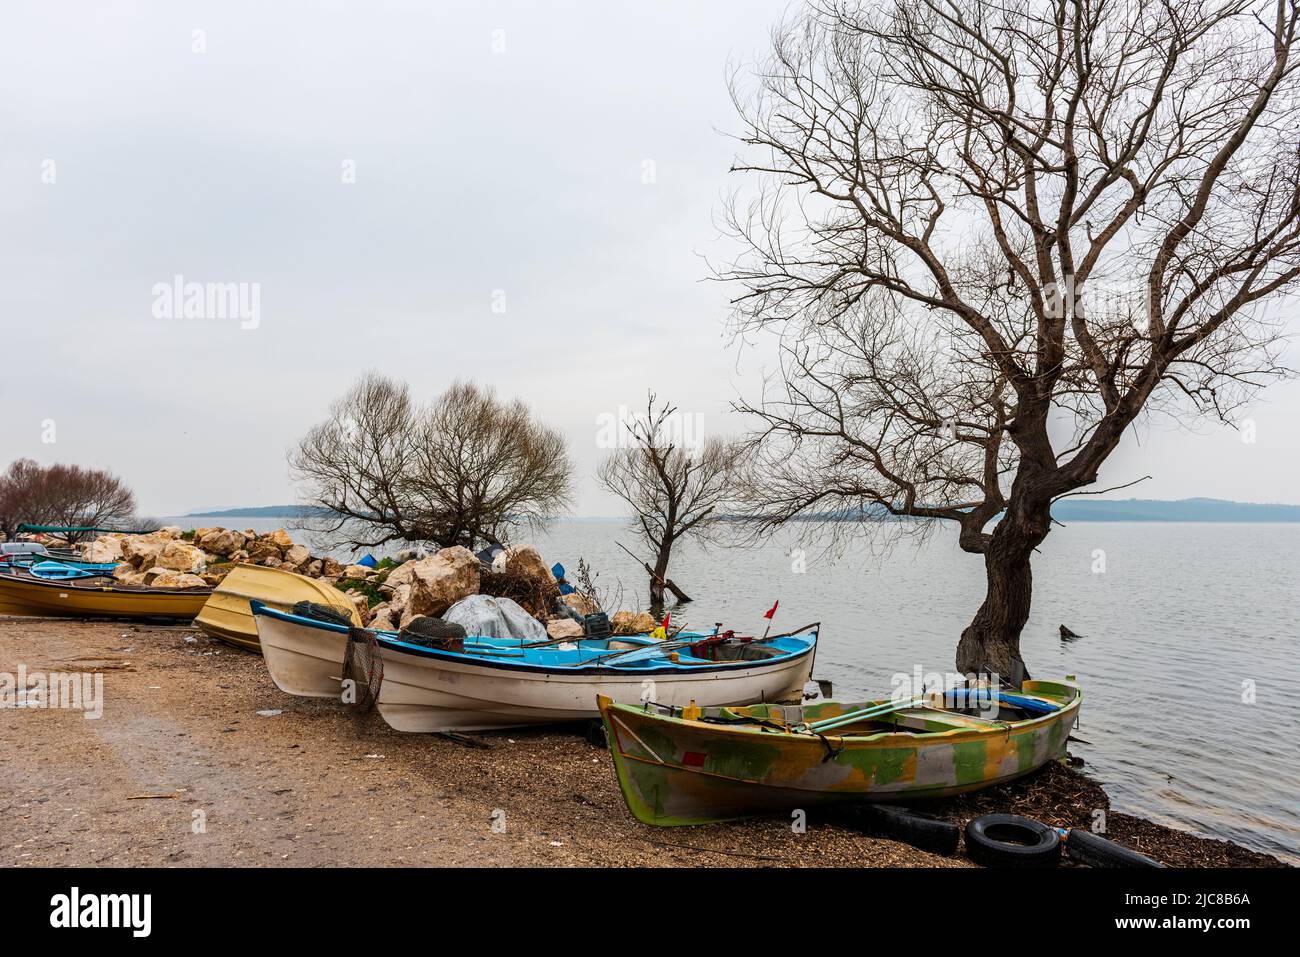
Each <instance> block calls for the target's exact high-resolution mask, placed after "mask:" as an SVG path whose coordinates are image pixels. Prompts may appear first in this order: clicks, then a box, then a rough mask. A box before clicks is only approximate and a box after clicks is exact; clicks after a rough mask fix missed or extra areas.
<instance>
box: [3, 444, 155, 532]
mask: <svg viewBox="0 0 1300 957" xmlns="http://www.w3.org/2000/svg"><path fill="white" fill-rule="evenodd" d="M134 511H135V496H134V495H133V494H132V492H131V490H130V489H129V488H127V486H126V484H125V483H124V482H123V481H122V480H121V479H119V478H118V477H117V476H115V475H113V474H112V473H110V472H106V471H103V470H101V469H87V468H82V467H81V466H79V465H48V466H43V465H41V464H39V463H38V462H35V461H34V460H32V459H17V460H16V461H14V462H13V463H11V464H10V466H9V468H8V469H7V470H6V471H5V473H4V474H3V475H0V531H3V532H4V535H5V537H6V538H12V537H13V536H14V534H16V532H17V530H18V526H19V525H20V524H22V523H24V522H25V523H27V524H31V525H62V526H65V527H70V528H111V527H114V525H115V524H117V523H120V522H122V521H123V520H125V519H128V518H130V517H131V515H132V514H133V513H134ZM89 534H90V533H79V532H70V533H67V539H68V541H71V542H76V541H79V540H81V539H82V538H85V537H86V536H87V535H89Z"/></svg>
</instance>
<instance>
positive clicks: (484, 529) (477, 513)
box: [289, 373, 573, 548]
mask: <svg viewBox="0 0 1300 957" xmlns="http://www.w3.org/2000/svg"><path fill="white" fill-rule="evenodd" d="M289 461H290V467H291V470H292V472H293V474H294V477H295V478H296V479H297V480H298V481H299V482H300V483H301V484H302V486H303V497H304V500H305V502H306V503H307V504H308V505H311V506H314V507H315V508H317V509H319V510H320V511H321V512H323V513H324V514H323V515H321V516H318V517H317V518H314V519H312V520H311V522H312V523H313V526H314V527H315V529H316V531H318V532H320V533H321V534H322V535H324V536H327V537H329V538H332V539H333V540H334V541H336V542H340V543H346V544H349V545H352V546H354V547H376V546H379V545H383V544H385V543H387V542H392V541H410V542H433V543H435V544H437V545H438V546H440V547H448V546H451V545H465V546H467V547H470V548H474V547H477V546H478V545H479V544H480V543H484V542H497V541H499V540H501V539H502V538H504V537H506V535H507V532H508V530H509V529H512V528H515V527H519V526H522V525H537V524H540V523H543V522H545V521H547V520H549V519H551V518H553V517H554V516H555V515H556V514H558V513H559V512H560V511H561V510H562V509H563V508H564V507H565V506H566V505H567V504H568V502H569V500H570V496H571V490H572V478H571V476H572V472H573V466H572V463H571V461H570V459H569V455H568V451H567V449H566V447H565V442H564V437H563V435H561V434H560V432H559V431H558V430H556V429H552V428H549V427H547V426H545V425H542V424H540V423H538V422H535V421H534V420H533V418H532V416H531V415H530V414H529V411H528V408H527V406H525V405H524V404H523V403H522V402H521V401H518V400H515V401H511V402H505V401H501V400H499V399H497V398H496V396H495V395H493V394H492V392H490V391H488V390H485V389H482V388H480V387H478V386H476V385H474V384H473V383H461V382H458V383H455V384H453V385H452V386H451V388H449V389H448V390H447V391H446V392H444V393H443V394H442V395H441V396H440V397H439V398H438V399H437V400H435V401H434V402H433V403H432V404H431V405H428V406H419V405H417V404H416V403H415V402H413V401H412V399H411V394H410V389H409V387H408V386H407V385H406V384H405V383H401V382H396V381H394V380H392V379H389V378H386V377H384V376H381V375H378V374H374V373H370V374H367V375H365V376H363V377H362V378H361V379H360V380H359V381H358V382H357V384H356V385H355V386H353V387H352V389H351V390H350V391H349V392H348V393H347V394H346V395H345V396H344V397H343V398H342V399H340V400H339V401H337V402H336V403H334V405H333V406H332V407H331V409H330V416H329V418H328V419H327V420H326V421H325V422H322V423H321V424H319V425H317V426H315V427H314V428H312V429H311V430H310V431H309V432H308V433H307V435H306V436H305V437H304V438H303V440H302V441H301V442H300V443H299V444H298V446H297V448H296V449H294V450H293V451H292V452H291V453H290V456H289Z"/></svg>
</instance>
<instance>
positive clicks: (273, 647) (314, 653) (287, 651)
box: [254, 615, 348, 699]
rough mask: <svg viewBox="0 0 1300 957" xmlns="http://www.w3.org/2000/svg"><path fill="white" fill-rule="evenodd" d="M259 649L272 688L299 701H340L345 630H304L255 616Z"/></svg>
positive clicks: (270, 617) (346, 639) (273, 619)
mask: <svg viewBox="0 0 1300 957" xmlns="http://www.w3.org/2000/svg"><path fill="white" fill-rule="evenodd" d="M254 621H255V624H256V628H257V636H258V639H259V647H260V648H261V651H262V660H263V661H265V662H266V670H267V672H268V673H269V674H270V675H271V680H272V681H274V682H275V686H276V687H277V688H279V689H280V690H281V691H283V692H285V693H286V694H291V695H297V696H298V697H300V698H335V699H338V698H340V696H341V694H342V688H341V676H342V674H343V656H344V654H345V653H346V652H347V646H348V634H347V632H346V631H334V630H324V629H317V628H303V627H302V626H301V625H297V624H295V623H293V622H288V621H284V620H282V619H280V618H274V617H272V616H270V615H255V616H254Z"/></svg>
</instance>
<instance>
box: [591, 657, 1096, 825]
mask: <svg viewBox="0 0 1300 957" xmlns="http://www.w3.org/2000/svg"><path fill="white" fill-rule="evenodd" d="M1025 691H1026V692H1028V693H1035V694H1045V695H1050V696H1053V697H1056V696H1058V695H1059V701H1060V702H1061V705H1062V706H1061V707H1060V709H1059V710H1057V711H1055V712H1053V713H1052V714H1049V715H1044V716H1042V717H1038V718H1034V719H1031V720H1025V721H1018V722H1011V723H1004V725H1003V726H1002V727H985V728H976V727H971V728H952V729H950V730H935V731H933V732H931V733H924V734H921V733H909V732H892V733H879V734H873V735H866V736H861V737H856V736H850V735H845V736H843V737H839V736H837V735H836V732H834V731H829V732H826V734H825V735H824V736H823V737H817V736H815V735H811V734H791V733H781V732H774V731H771V730H770V729H768V730H762V729H760V728H759V727H758V726H755V725H743V726H734V725H718V724H710V723H705V722H701V721H687V720H684V719H681V718H671V717H667V716H665V715H660V714H655V713H647V712H645V711H642V710H641V709H634V708H626V707H618V706H617V705H616V704H615V703H613V702H608V703H607V702H604V701H602V702H601V716H602V719H603V721H604V724H605V730H606V733H607V735H608V739H609V747H610V753H611V755H612V757H613V761H614V770H615V773H616V775H617V777H618V782H619V787H620V789H621V790H622V792H623V797H624V799H625V800H626V802H627V806H628V809H629V810H630V811H631V812H632V814H633V816H634V817H635V818H636V819H637V820H639V821H641V822H643V823H646V824H655V825H660V826H673V825H690V824H706V823H712V822H717V821H726V820H733V819H736V818H742V817H749V816H753V815H756V814H763V813H771V812H777V811H789V810H793V809H807V808H810V807H816V806H822V805H827V804H835V803H842V802H849V801H859V802H860V801H877V802H885V803H888V802H899V801H916V800H924V799H929V798H939V797H947V796H950V795H954V794H962V793H965V792H968V791H975V790H979V789H982V788H986V787H991V786H993V785H996V784H1002V783H1004V782H1007V781H1011V780H1014V779H1015V778H1018V777H1021V776H1023V775H1026V774H1029V773H1031V772H1033V771H1035V770H1037V769H1038V768H1040V767H1042V766H1043V765H1044V764H1046V763H1047V762H1048V761H1051V760H1054V759H1056V758H1059V757H1061V756H1063V755H1064V754H1065V748H1066V739H1067V737H1068V736H1069V733H1070V729H1071V727H1072V726H1073V724H1074V720H1075V718H1076V716H1077V714H1078V709H1079V705H1080V703H1081V701H1082V696H1081V695H1080V694H1079V693H1078V688H1077V686H1076V685H1074V684H1073V683H1071V682H1026V684H1025ZM917 711H918V713H919V714H920V716H918V717H917V718H916V719H915V720H916V721H919V722H924V721H925V716H924V714H921V712H923V711H924V709H917ZM902 714H904V715H906V714H908V713H907V712H902ZM968 720H969V719H968ZM934 727H936V729H937V728H941V727H944V725H943V723H942V721H941V720H936V721H935V722H934Z"/></svg>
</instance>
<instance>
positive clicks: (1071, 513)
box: [1052, 498, 1300, 522]
mask: <svg viewBox="0 0 1300 957" xmlns="http://www.w3.org/2000/svg"><path fill="white" fill-rule="evenodd" d="M1052 515H1053V516H1054V517H1055V518H1058V519H1060V520H1061V521H1063V522H1065V521H1074V522H1300V505H1266V504H1256V503H1254V502H1229V501H1225V500H1224V499H1221V498H1184V499H1179V500H1178V501H1176V502H1162V501H1158V500H1156V499H1143V498H1127V499H1118V500H1117V499H1087V498H1067V499H1062V500H1061V501H1059V502H1057V503H1056V504H1055V505H1053V506H1052Z"/></svg>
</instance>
